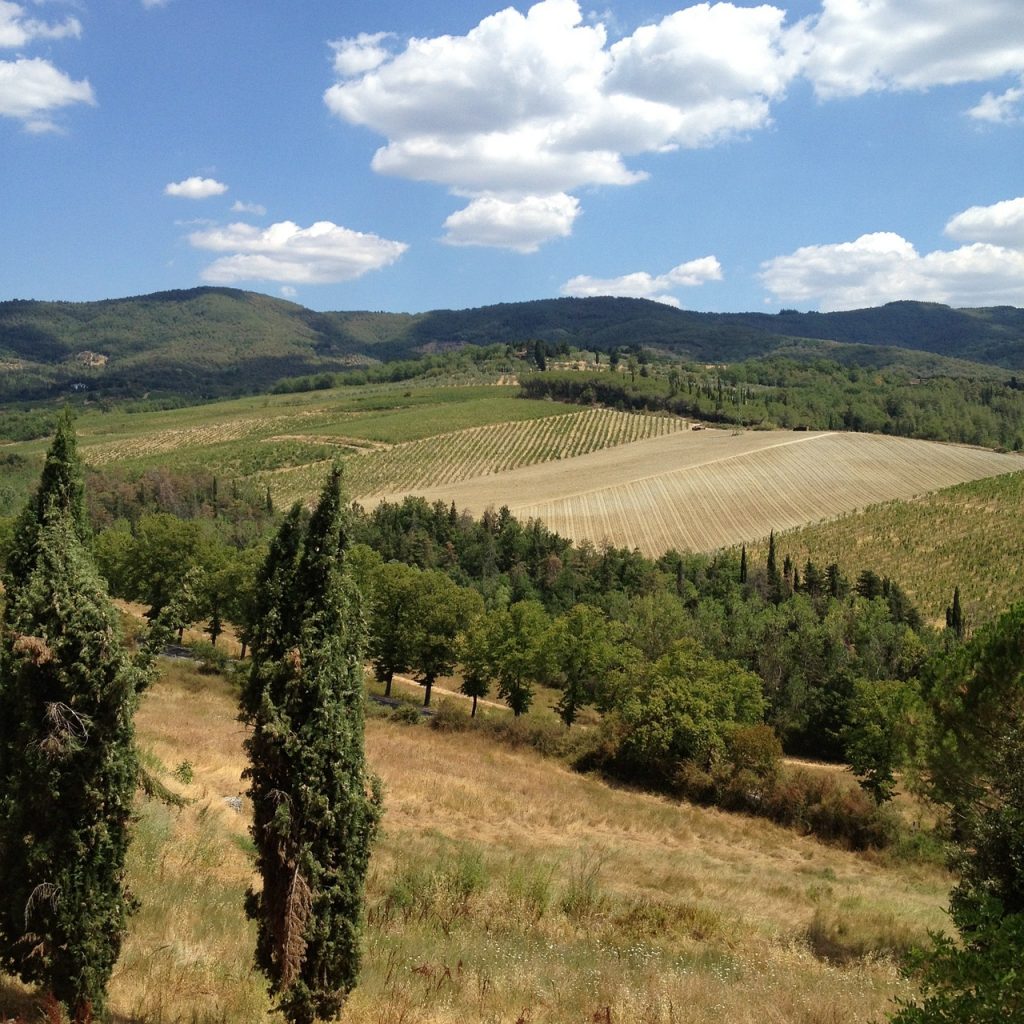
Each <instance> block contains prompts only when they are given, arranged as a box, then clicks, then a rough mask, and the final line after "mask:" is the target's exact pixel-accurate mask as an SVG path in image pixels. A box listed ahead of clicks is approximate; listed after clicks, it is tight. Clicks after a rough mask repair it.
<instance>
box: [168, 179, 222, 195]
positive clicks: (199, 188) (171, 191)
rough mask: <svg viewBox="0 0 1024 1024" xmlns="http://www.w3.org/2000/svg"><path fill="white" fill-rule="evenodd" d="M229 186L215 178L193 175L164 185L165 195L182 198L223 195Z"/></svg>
mask: <svg viewBox="0 0 1024 1024" xmlns="http://www.w3.org/2000/svg"><path fill="white" fill-rule="evenodd" d="M227 190H228V187H227V185H225V184H224V183H223V182H222V181H217V180H216V179H215V178H200V177H198V176H196V175H193V176H192V177H191V178H185V180H184V181H172V182H170V183H169V184H168V185H165V186H164V195H165V196H178V197H179V198H181V199H209V198H210V196H222V195H224V193H225V192H227Z"/></svg>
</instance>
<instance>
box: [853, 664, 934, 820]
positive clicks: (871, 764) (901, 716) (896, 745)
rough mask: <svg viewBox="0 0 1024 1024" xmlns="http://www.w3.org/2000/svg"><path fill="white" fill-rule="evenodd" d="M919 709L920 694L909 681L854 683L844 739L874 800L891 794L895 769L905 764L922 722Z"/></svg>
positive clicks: (886, 798) (893, 789) (854, 764)
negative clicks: (914, 736)
mask: <svg viewBox="0 0 1024 1024" xmlns="http://www.w3.org/2000/svg"><path fill="white" fill-rule="evenodd" d="M919 711H920V697H919V695H918V693H917V689H916V687H914V686H913V685H911V684H908V683H903V682H895V681H893V680H889V679H879V680H868V679H859V680H857V682H856V683H854V686H853V697H852V700H851V701H850V712H849V723H848V724H847V725H846V727H845V728H844V730H843V743H844V746H845V748H846V759H847V761H849V764H850V767H851V768H852V769H853V773H854V774H855V775H857V776H859V778H860V784H861V785H862V786H863V787H864V789H865V790H867V792H869V793H870V794H871V795H872V796H873V797H874V799H875V802H876V803H880V804H881V803H884V802H885V801H886V800H891V799H892V797H893V793H894V791H895V787H896V772H897V771H899V770H900V768H902V767H903V766H904V765H905V764H906V762H907V760H908V758H909V755H910V750H911V745H912V742H913V734H914V732H915V731H916V730H917V728H919V727H920V725H921V720H922V718H923V715H921V714H920V713H918V712H919ZM915 713H916V714H915Z"/></svg>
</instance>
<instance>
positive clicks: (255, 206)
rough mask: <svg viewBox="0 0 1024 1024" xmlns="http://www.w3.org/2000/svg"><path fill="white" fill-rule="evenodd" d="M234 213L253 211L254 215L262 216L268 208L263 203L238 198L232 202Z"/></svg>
mask: <svg viewBox="0 0 1024 1024" xmlns="http://www.w3.org/2000/svg"><path fill="white" fill-rule="evenodd" d="M231 212H232V213H251V214H252V215H253V216H254V217H262V216H264V215H265V214H266V212H267V208H266V207H265V206H264V205H263V204H262V203H243V202H242V201H241V200H240V199H236V200H235V201H234V202H233V203H232V204H231Z"/></svg>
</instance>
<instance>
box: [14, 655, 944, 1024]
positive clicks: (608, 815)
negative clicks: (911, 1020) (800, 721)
mask: <svg viewBox="0 0 1024 1024" xmlns="http://www.w3.org/2000/svg"><path fill="white" fill-rule="evenodd" d="M235 700H236V697H235V691H234V689H233V687H232V686H231V685H230V684H229V683H228V682H227V681H226V680H224V679H222V678H220V677H217V676H210V675H202V674H200V673H199V672H198V671H197V670H196V669H195V667H193V666H192V665H189V664H183V663H180V662H165V663H163V672H162V678H161V679H160V680H159V681H158V682H157V683H156V684H155V685H154V686H153V687H152V689H151V690H150V691H149V692H148V693H147V695H146V696H145V699H144V701H143V705H142V708H141V710H140V713H139V716H138V728H139V735H140V742H141V745H142V747H143V748H144V749H145V750H146V751H147V757H148V759H149V762H150V764H151V765H162V766H163V767H164V768H165V769H166V771H167V773H168V774H167V775H166V776H165V778H166V781H167V782H168V785H169V786H171V787H172V788H174V789H176V790H178V791H179V792H181V793H182V794H183V795H185V796H187V797H188V798H189V800H190V803H189V804H188V805H187V806H186V807H184V808H181V809H175V808H171V807H168V806H166V805H164V804H161V803H158V802H155V801H152V800H147V801H144V802H143V803H142V805H141V807H140V819H139V823H138V829H137V836H136V840H135V842H134V845H133V848H132V853H131V867H130V872H131V884H132V887H133V889H134V890H135V892H136V893H137V895H138V896H139V897H140V899H141V902H142V906H141V909H140V911H139V913H138V914H137V915H136V916H135V917H134V918H133V920H132V923H131V926H130V931H129V935H128V938H127V941H126V944H125V948H124V952H123V955H122V958H121V961H120V963H119V965H118V968H117V972H116V974H115V976H114V981H113V984H112V987H111V1003H112V1010H113V1014H114V1019H115V1020H117V1021H120V1022H123V1024H128V1022H133V1024H134V1022H138V1024H142V1022H146V1024H172V1022H179V1021H181V1022H185V1021H187V1022H190V1024H214V1022H217V1024H233V1022H239V1024H241V1022H245V1024H254V1022H259V1021H263V1020H267V1019H269V1017H268V1003H267V999H266V996H265V993H264V990H263V984H262V980H261V978H260V976H259V975H257V974H256V973H255V972H254V971H253V969H252V966H251V950H252V945H253V939H254V934H253V930H252V928H251V927H250V925H249V924H248V923H247V922H246V920H245V918H244V914H243V912H242V899H243V895H244V891H245V888H246V886H247V885H249V884H250V883H251V882H252V881H253V869H252V862H251V853H252V844H251V841H250V839H249V837H248V833H247V828H248V807H247V803H246V802H245V801H243V803H242V810H241V811H240V812H239V811H236V810H234V809H233V808H232V807H231V806H230V804H229V803H227V802H226V799H225V798H233V797H238V796H239V795H240V794H241V793H242V791H243V790H244V783H243V782H242V781H241V778H240V775H241V771H242V768H243V767H244V763H245V762H244V755H243V752H242V749H241V740H242V736H243V733H242V728H241V726H240V725H239V724H238V723H237V721H236V716H235ZM495 713H500V712H495ZM547 713H548V714H550V712H547ZM367 750H368V755H369V760H370V762H371V764H372V766H373V768H374V770H375V771H376V772H378V773H379V774H380V775H381V776H382V777H383V779H384V783H385V799H386V812H385V818H384V831H383V836H382V838H381V839H380V841H379V842H378V845H377V848H376V849H375V851H374V855H373V859H372V862H371V873H370V878H369V883H368V899H367V929H366V933H365V959H364V965H363V971H362V975H361V979H360V984H359V986H358V988H357V989H356V991H355V992H354V994H353V996H352V998H351V1000H350V1002H349V1004H348V1007H347V1009H346V1014H345V1019H346V1020H347V1021H349V1022H352V1024H371V1022H372V1024H453V1022H456V1021H458V1022H462V1024H476V1022H481V1024H482V1022H494V1024H497V1022H508V1024H512V1022H517V1021H518V1022H520V1024H527V1022H529V1024H556V1022H557V1024H563V1022H567V1021H579V1022H581V1024H585V1022H613V1024H620V1022H621V1024H626V1022H630V1024H632V1022H641V1024H683V1022H694V1024H696V1022H698V1021H700V1022H702V1024H703V1022H721V1024H726V1022H729V1024H755V1022H756V1024H782V1022H787V1024H861V1022H865V1024H866V1022H868V1021H871V1020H877V1019H879V1018H880V1016H881V1015H883V1014H884V1013H885V1012H886V1010H887V1008H889V1007H890V1006H891V1000H892V998H893V997H894V996H899V995H908V994H909V989H908V984H907V982H905V981H904V980H902V978H901V977H900V974H899V971H898V968H897V960H898V958H899V956H900V955H901V954H902V953H903V952H905V950H906V949H907V948H908V947H909V946H910V945H912V944H914V943H916V942H923V941H925V939H926V933H927V930H928V929H941V928H942V927H943V925H944V921H945V918H944V913H943V911H942V907H943V905H944V901H945V897H946V891H947V888H948V884H949V882H948V878H947V877H946V876H945V874H944V873H943V872H941V871H939V870H938V869H935V868H931V867H925V866H921V865H918V866H910V865H905V864H903V865H901V864H894V863H890V862H887V861H884V860H882V859H881V858H880V857H879V856H870V855H863V854H861V855H857V854H853V853H849V852H846V851H843V850H840V849H838V848H833V847H829V846H825V845H822V844H820V843H818V842H816V841H814V840H812V839H809V838H807V837H803V836H800V835H799V834H797V833H795V832H792V831H787V830H783V829H780V828H777V827H775V826H772V825H770V824H768V823H766V822H763V821H759V820H755V819H749V818H745V817H742V816H738V815H729V814H724V813H721V812H717V811H713V810H705V809H700V808H696V807H693V806H690V805H686V804H679V803H675V802H673V801H670V800H667V799H664V798H660V797H657V796H652V795H649V794H644V793H639V792H634V791H629V790H625V789H616V788H612V787H610V786H608V785H606V784H605V783H603V782H601V781H599V780H598V779H596V778H591V777H586V776H580V775H577V774H575V773H572V772H570V771H569V770H567V769H566V768H564V767H562V766H561V765H560V764H559V763H557V762H555V761H552V760H550V759H546V758H542V757H541V756H540V755H539V754H537V753H535V752H533V751H531V750H527V749H511V748H509V747H507V746H499V745H496V744H495V743H494V741H493V740H489V739H487V738H486V737H485V736H483V735H479V734H475V733H443V732H438V731H436V730H434V729H430V728H429V727H428V726H426V725H418V726H409V725H401V724H398V723H396V722H393V721H390V720H387V719H386V718H379V717H371V718H370V719H369V721H368V723H367ZM175 775H176V776H177V781H176V780H175V777H174V776H175ZM181 780H185V781H181ZM0 1009H5V1010H9V1011H10V1012H14V1011H17V1010H19V1009H20V1010H22V1011H30V1012H33V1014H34V1011H31V1003H30V1001H28V1000H27V997H25V996H24V995H23V994H20V993H19V990H18V989H17V988H15V987H12V986H8V987H7V988H5V987H4V986H3V985H2V984H0ZM30 1019H34V1016H33V1017H32V1018H30Z"/></svg>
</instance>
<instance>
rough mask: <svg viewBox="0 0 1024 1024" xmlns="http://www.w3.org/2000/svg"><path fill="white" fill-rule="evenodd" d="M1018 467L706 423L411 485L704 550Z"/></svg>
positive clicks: (940, 452)
mask: <svg viewBox="0 0 1024 1024" xmlns="http://www.w3.org/2000/svg"><path fill="white" fill-rule="evenodd" d="M1022 466H1024V463H1022V460H1021V459H1020V457H1018V456H1015V455H1003V454H999V453H997V452H992V451H988V450H985V449H980V448H968V447H965V446H960V445H949V444H938V443H935V442H931V441H915V440H911V439H908V438H899V437H886V436H881V435H876V434H852V433H834V432H821V433H811V432H793V431H764V432H730V431H724V430H705V431H699V432H685V433H677V434H672V435H669V436H664V437H654V438H650V439H648V440H643V441H636V442H634V443H632V444H625V445H620V446H619V447H617V448H612V449H608V450H605V451H598V452H593V453H591V454H589V455H582V456H580V457H578V458H575V459H571V460H567V461H562V462H553V463H552V462H548V463H544V464H542V465H537V466H531V467H526V468H522V469H517V470H513V471H512V472H508V473H499V474H496V475H492V476H488V477H485V478H479V479H474V480H468V481H464V482H462V483H453V484H450V485H444V486H435V487H431V488H429V489H421V490H420V491H419V492H418V493H421V494H423V495H424V496H425V497H427V498H428V499H430V500H434V499H438V498H440V499H441V500H444V501H446V502H447V501H451V500H454V501H455V503H456V504H457V505H458V506H459V507H460V508H468V509H470V510H471V511H473V512H475V513H477V514H479V513H480V512H482V511H483V510H484V509H485V508H487V507H488V506H495V507H500V506H501V505H508V507H509V508H510V509H511V510H512V512H514V513H515V514H516V515H517V516H519V517H521V518H527V517H530V516H533V517H536V518H539V519H542V520H543V521H544V522H545V523H546V524H547V525H548V526H549V527H550V528H551V529H553V530H556V531H557V532H558V533H561V534H563V535H564V536H567V537H572V538H573V539H575V540H591V541H593V542H595V543H601V542H602V541H609V542H610V543H613V544H616V545H622V546H626V547H630V548H633V547H636V548H639V549H640V550H641V551H643V552H645V553H647V554H651V555H657V554H660V553H661V552H663V551H665V550H666V549H668V548H670V547H675V548H679V549H690V550H704V551H707V550H714V549H716V548H719V547H724V546H727V545H731V544H736V543H739V542H742V541H749V540H755V539H757V538H760V537H763V536H765V535H767V533H768V532H769V531H770V530H785V529H790V528H792V527H796V526H802V525H804V524H807V523H812V522H817V521H819V520H822V519H827V518H830V517H832V516H836V515H840V514H841V513H844V512H850V511H853V510H855V509H859V508H864V507H865V506H867V505H871V504H874V503H877V502H880V501H887V500H890V499H894V498H910V497H913V496H915V495H919V494H926V493H928V492H930V491H934V490H937V489H939V488H942V487H948V486H950V485H952V484H956V483H962V482H964V481H967V480H978V479H981V478H984V477H990V476H997V475H999V474H1001V473H1008V472H1013V471H1015V470H1018V469H1020V468H1022Z"/></svg>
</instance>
